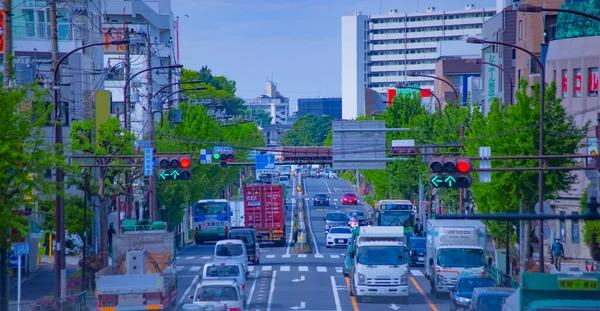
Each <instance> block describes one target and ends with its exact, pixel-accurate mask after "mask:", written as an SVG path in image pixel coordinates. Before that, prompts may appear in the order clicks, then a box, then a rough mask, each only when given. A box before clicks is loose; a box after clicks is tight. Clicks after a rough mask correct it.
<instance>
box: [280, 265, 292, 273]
mask: <svg viewBox="0 0 600 311" xmlns="http://www.w3.org/2000/svg"><path fill="white" fill-rule="evenodd" d="M279 271H283V272H289V271H290V266H281V268H279Z"/></svg>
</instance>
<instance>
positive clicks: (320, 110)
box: [297, 97, 342, 119]
mask: <svg viewBox="0 0 600 311" xmlns="http://www.w3.org/2000/svg"><path fill="white" fill-rule="evenodd" d="M311 113H312V114H314V115H315V116H322V115H328V116H330V117H332V118H333V119H341V118H342V99H341V98H340V97H329V98H326V97H319V98H299V99H298V113H297V116H298V117H301V116H303V115H307V114H311Z"/></svg>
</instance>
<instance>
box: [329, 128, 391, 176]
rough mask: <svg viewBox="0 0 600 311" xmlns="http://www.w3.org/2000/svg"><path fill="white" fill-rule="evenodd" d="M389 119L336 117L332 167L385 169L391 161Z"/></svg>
mask: <svg viewBox="0 0 600 311" xmlns="http://www.w3.org/2000/svg"><path fill="white" fill-rule="evenodd" d="M388 131H390V132H391V131H395V130H394V129H388V128H386V125H385V121H381V120H378V121H333V123H332V146H331V149H332V167H333V169H335V170H356V169H358V170H382V169H385V168H386V163H387V160H386V158H387V152H386V151H387V140H386V132H388Z"/></svg>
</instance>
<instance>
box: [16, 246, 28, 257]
mask: <svg viewBox="0 0 600 311" xmlns="http://www.w3.org/2000/svg"><path fill="white" fill-rule="evenodd" d="M29 251H30V247H29V244H27V243H13V256H15V257H18V256H21V255H28V254H29Z"/></svg>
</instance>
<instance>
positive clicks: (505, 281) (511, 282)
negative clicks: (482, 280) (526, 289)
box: [486, 266, 519, 289]
mask: <svg viewBox="0 0 600 311" xmlns="http://www.w3.org/2000/svg"><path fill="white" fill-rule="evenodd" d="M486 272H487V275H488V276H489V277H490V278H492V279H494V280H495V281H496V283H497V284H498V285H502V286H506V287H511V288H515V289H517V288H519V282H517V281H515V279H513V278H512V277H511V276H509V275H507V274H506V273H504V272H502V271H501V270H499V269H498V268H496V267H493V266H492V267H487V268H486Z"/></svg>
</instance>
